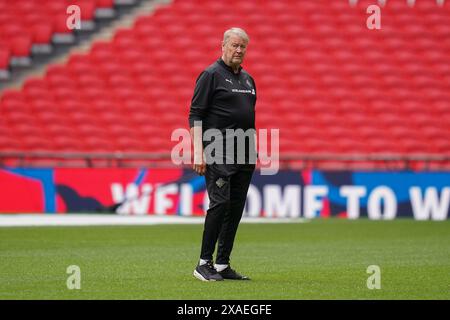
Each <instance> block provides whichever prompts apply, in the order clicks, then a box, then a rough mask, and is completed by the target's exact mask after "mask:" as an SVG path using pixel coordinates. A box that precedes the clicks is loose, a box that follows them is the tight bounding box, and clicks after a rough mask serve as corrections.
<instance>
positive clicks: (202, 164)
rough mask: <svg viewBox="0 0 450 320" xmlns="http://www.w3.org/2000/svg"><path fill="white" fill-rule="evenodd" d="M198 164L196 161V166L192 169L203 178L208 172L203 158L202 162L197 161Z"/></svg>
mask: <svg viewBox="0 0 450 320" xmlns="http://www.w3.org/2000/svg"><path fill="white" fill-rule="evenodd" d="M197 162H198V163H197ZM197 162H196V161H194V165H193V166H192V169H194V171H195V172H197V173H198V174H199V175H201V176H202V175H204V174H205V172H206V163H205V161H204V160H203V157H202V160H200V161H197Z"/></svg>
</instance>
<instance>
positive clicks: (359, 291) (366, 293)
mask: <svg viewBox="0 0 450 320" xmlns="http://www.w3.org/2000/svg"><path fill="white" fill-rule="evenodd" d="M202 229H203V226H202V225H156V226H126V227H125V226H115V227H24V228H0V299H450V277H449V276H450V221H442V222H432V221H423V222H422V221H414V220H408V219H397V220H393V221H369V220H365V219H360V220H355V221H350V220H341V219H324V220H321V219H318V220H313V221H312V222H310V223H293V224H242V225H241V226H240V227H239V231H238V235H237V239H236V243H235V248H234V251H233V255H232V266H233V267H235V268H236V269H237V270H238V271H240V272H242V273H244V274H247V275H249V276H250V277H251V278H252V281H243V282H233V281H223V282H218V283H205V282H200V281H198V280H196V279H195V278H194V277H193V276H192V271H193V269H194V267H195V264H196V263H197V259H198V255H199V250H200V241H201V235H202ZM69 265H77V266H79V267H80V269H81V290H69V289H68V288H67V286H66V281H67V278H68V277H69V274H67V273H66V269H67V267H68V266H69ZM369 265H378V266H379V267H380V269H381V289H379V290H377V289H375V290H369V289H368V288H367V285H366V281H367V278H368V277H369V276H370V274H368V273H367V272H366V270H367V267H368V266H369Z"/></svg>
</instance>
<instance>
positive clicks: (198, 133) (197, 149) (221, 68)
mask: <svg viewBox="0 0 450 320" xmlns="http://www.w3.org/2000/svg"><path fill="white" fill-rule="evenodd" d="M248 43H249V37H248V35H247V33H246V32H245V31H244V30H242V29H240V28H231V29H229V30H227V31H225V33H224V37H223V42H222V57H221V58H219V59H218V60H217V61H216V62H215V63H213V64H212V65H210V66H209V67H208V68H206V69H205V70H204V71H203V72H202V73H201V74H200V76H199V77H198V79H197V82H196V87H195V90H194V95H193V98H192V103H191V108H190V113H189V126H190V128H191V135H192V138H193V141H194V166H193V169H194V170H195V171H196V172H197V173H198V174H200V175H205V180H206V188H207V191H208V196H209V199H210V204H209V209H208V210H207V214H206V218H205V224H204V231H203V239H202V246H201V253H200V261H199V263H198V265H197V267H196V268H195V270H194V276H195V277H196V278H198V279H200V280H202V281H220V280H223V279H233V280H248V279H249V278H248V277H246V276H243V275H241V274H239V273H238V272H236V271H235V270H233V269H232V268H231V267H230V255H231V251H232V249H233V243H234V239H235V235H236V232H237V229H238V225H239V222H240V220H241V217H242V212H243V210H244V207H245V201H246V198H247V191H248V188H249V185H250V181H251V178H252V175H253V171H254V169H255V161H254V160H253V159H255V157H252V153H255V140H254V137H253V139H252V137H250V138H249V139H248V140H245V150H242V149H241V148H237V143H236V137H231V139H230V137H229V136H228V135H226V133H228V132H229V131H230V130H231V131H233V130H234V131H235V130H238V131H240V132H242V131H246V132H248V131H249V129H251V130H253V131H254V130H255V103H256V87H255V81H254V80H253V78H252V77H251V76H250V75H249V74H248V73H247V72H246V71H244V70H243V69H242V67H241V64H242V62H243V61H244V57H245V54H246V51H247V46H248ZM208 129H215V130H216V132H217V130H219V131H220V132H221V133H222V135H223V136H224V137H225V138H224V139H223V141H215V142H216V143H225V142H227V143H228V142H230V141H231V142H232V143H233V144H234V145H233V147H232V148H231V149H228V148H227V147H225V149H226V152H224V153H223V154H221V152H220V148H218V149H217V150H215V155H214V157H213V158H214V159H215V160H217V159H218V158H220V159H221V160H223V161H215V160H214V159H211V158H208V157H206V158H205V154H204V148H206V147H207V146H208V144H209V143H208V141H205V140H206V139H202V137H203V133H204V132H205V131H206V130H208ZM239 129H241V130H239ZM251 130H250V131H251ZM236 150H237V152H236ZM243 151H244V152H245V155H242V152H243ZM239 159H245V161H238V160H239ZM216 243H217V256H216V264H214V263H213V253H214V250H215V247H216Z"/></svg>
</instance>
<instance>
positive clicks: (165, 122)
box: [0, 0, 450, 169]
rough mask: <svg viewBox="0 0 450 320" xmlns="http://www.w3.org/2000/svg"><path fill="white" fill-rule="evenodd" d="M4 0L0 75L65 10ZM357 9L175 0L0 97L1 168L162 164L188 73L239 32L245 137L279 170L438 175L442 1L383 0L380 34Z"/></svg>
mask: <svg viewBox="0 0 450 320" xmlns="http://www.w3.org/2000/svg"><path fill="white" fill-rule="evenodd" d="M71 2H74V1H71ZM75 2H76V3H80V4H83V5H84V7H83V8H87V9H86V11H85V12H87V13H86V16H85V17H86V19H92V18H93V15H92V12H93V10H94V9H95V7H96V6H100V7H109V6H111V5H112V2H111V1H100V0H99V1H94V0H77V1H75ZM6 3H7V1H5V0H3V1H1V0H0V12H1V13H2V15H1V16H0V24H1V25H2V26H6V24H7V25H8V28H4V27H2V28H1V30H2V31H1V36H0V39H2V41H3V42H2V43H3V44H0V68H4V67H5V65H7V61H8V59H9V60H11V59H14V58H15V57H27V56H29V54H30V52H31V51H30V50H31V45H32V44H47V43H48V42H49V40H50V38H51V37H52V35H54V33H55V32H57V33H61V32H67V29H65V28H64V27H63V26H62V24H61V23H62V22H61V21H62V17H61V19H60V16H59V15H54V14H52V12H53V11H52V10H55V12H56V11H58V10H59V11H58V12H60V9H58V8H60V6H62V5H66V2H65V1H60V2H58V1H48V6H44V7H45V9H42V10H43V11H38V10H37V9H35V7H33V8H34V9H30V8H31V7H32V6H33V5H35V4H36V1H35V2H33V1H17V2H16V3H17V6H14V10H11V11H8V10H5V9H10V8H7V5H6ZM50 3H51V5H50ZM369 4H371V1H359V2H358V4H357V5H356V6H355V7H351V6H349V4H348V1H344V0H342V1H327V0H317V1H293V0H280V1H262V0H254V1H234V0H232V1H227V2H222V1H202V0H193V1H174V2H173V4H171V5H168V6H164V7H161V8H159V9H157V10H156V12H155V13H154V14H151V15H146V16H140V17H138V18H137V19H136V20H135V21H134V25H133V27H132V28H129V29H120V30H118V31H117V32H116V33H115V35H114V37H113V39H112V40H111V41H98V42H95V43H94V44H93V45H92V47H91V49H90V51H89V52H88V53H86V54H72V55H71V56H70V58H69V60H68V62H67V63H66V64H63V65H49V66H48V68H47V71H46V74H45V76H44V77H31V78H29V79H27V81H26V82H25V83H24V85H23V87H22V88H21V89H20V90H5V91H4V92H3V93H2V94H1V102H0V112H1V117H0V132H1V135H0V151H1V152H2V154H3V156H2V160H3V163H4V164H9V163H17V161H22V162H21V163H24V161H25V162H26V163H27V164H28V165H30V164H31V165H33V164H35V165H43V164H49V163H50V164H51V163H56V161H57V160H56V158H57V157H56V156H53V157H49V156H47V157H46V156H42V159H39V158H37V156H36V154H37V153H39V152H41V153H42V152H43V153H47V154H49V153H56V154H58V153H60V157H59V160H58V161H60V160H61V159H64V158H65V157H66V156H67V154H70V153H72V158H78V159H84V157H87V158H93V160H92V159H91V160H92V161H90V162H89V163H90V165H92V164H93V163H94V164H95V163H104V162H105V161H107V162H108V163H116V162H115V161H118V160H120V163H121V165H124V163H127V161H131V162H132V160H137V159H140V160H145V159H147V160H149V159H152V160H151V161H152V162H154V161H157V160H158V159H159V160H161V159H165V160H166V162H164V163H167V157H168V156H169V155H170V150H171V148H172V147H173V146H174V144H175V143H174V142H172V141H170V136H171V132H172V130H174V129H176V128H186V127H187V113H188V110H189V102H190V98H191V95H192V91H193V87H194V83H195V79H196V77H197V76H198V74H199V73H200V72H201V71H202V69H203V68H205V67H206V66H207V65H208V64H210V63H212V62H213V61H214V60H215V59H216V58H217V57H218V56H219V55H220V38H221V36H222V33H223V31H224V30H225V29H227V28H229V27H232V26H240V27H243V28H244V29H246V30H247V31H248V33H249V35H250V38H251V42H250V47H249V51H248V55H247V58H246V61H245V68H246V69H247V70H249V72H250V73H251V74H252V75H253V76H254V78H255V79H256V84H257V87H258V103H257V127H258V128H268V129H270V128H279V129H280V157H281V160H282V163H283V164H284V165H288V166H292V167H311V166H312V167H317V168H333V169H339V168H366V169H376V168H399V167H400V168H402V167H405V166H407V167H408V168H412V169H445V168H447V169H448V168H450V160H449V159H450V139H449V137H450V25H449V24H448V21H449V18H450V3H445V5H444V6H437V5H436V3H435V2H434V1H417V2H416V5H415V7H413V8H411V7H409V6H408V5H407V3H406V1H403V0H402V1H388V3H387V5H386V6H385V8H383V9H382V10H383V11H382V29H381V30H368V29H367V27H366V19H367V17H368V15H367V13H366V11H365V10H366V8H367V6H368V5H369ZM39 7H41V6H39ZM229 8H233V10H232V11H230V9H229ZM26 10H30V11H32V13H30V14H29V15H23V14H22V12H23V11H26ZM14 15H19V16H20V18H17V19H14V17H15V16H14ZM63 15H64V13H63ZM46 17H51V18H46ZM11 20H15V23H10V22H8V21H11ZM40 21H44V22H45V23H43V24H42V25H40V26H39V28H34V27H33V24H34V23H35V22H39V24H40ZM33 154H34V156H33ZM77 154H78V156H77V157H76V156H74V155H77ZM87 154H90V156H85V155H87ZM93 154H94V155H95V154H97V157H95V156H92V155H93ZM96 159H97V160H96ZM27 161H28V162H27ZM96 161H97V162H96ZM131 162H130V163H131ZM58 163H59V162H58ZM80 163H84V162H83V161H81V162H80ZM133 163H135V162H133ZM116 164H117V163H116Z"/></svg>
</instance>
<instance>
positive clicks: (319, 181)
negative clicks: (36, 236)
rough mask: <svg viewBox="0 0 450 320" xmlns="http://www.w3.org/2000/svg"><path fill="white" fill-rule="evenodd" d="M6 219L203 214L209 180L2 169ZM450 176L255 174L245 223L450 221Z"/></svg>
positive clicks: (132, 172)
mask: <svg viewBox="0 0 450 320" xmlns="http://www.w3.org/2000/svg"><path fill="white" fill-rule="evenodd" d="M0 193H1V200H2V201H1V202H0V212H2V213H44V212H45V213H79V212H89V213H91V212H92V213H95V212H117V213H119V214H134V215H142V214H156V215H183V216H191V215H196V216H198V215H204V208H205V207H206V206H207V204H208V197H207V194H206V193H205V182H204V178H203V177H199V176H197V175H196V174H195V173H193V172H192V171H190V170H182V169H139V168H135V169H129V168H124V169H85V168H83V169H69V168H55V169H24V168H20V169H19V168H8V169H0ZM449 204H450V172H433V173H430V172H341V171H339V172H326V171H314V170H312V171H292V170H284V171H283V170H282V171H279V172H278V174H276V175H261V174H260V172H259V171H257V172H255V174H254V176H253V181H252V184H251V186H250V189H249V192H248V197H247V205H246V209H245V215H246V216H252V217H272V218H278V217H285V218H290V217H292V218H295V217H305V218H314V217H330V216H338V217H343V218H351V219H356V218H359V217H368V218H369V219H374V220H376V219H394V218H396V217H413V218H415V219H417V220H445V219H448V217H449Z"/></svg>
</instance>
